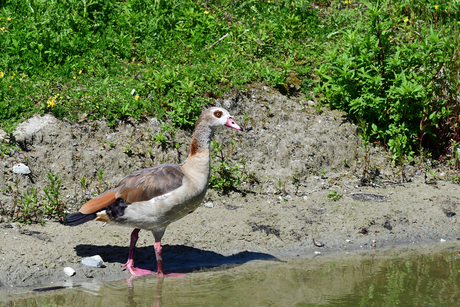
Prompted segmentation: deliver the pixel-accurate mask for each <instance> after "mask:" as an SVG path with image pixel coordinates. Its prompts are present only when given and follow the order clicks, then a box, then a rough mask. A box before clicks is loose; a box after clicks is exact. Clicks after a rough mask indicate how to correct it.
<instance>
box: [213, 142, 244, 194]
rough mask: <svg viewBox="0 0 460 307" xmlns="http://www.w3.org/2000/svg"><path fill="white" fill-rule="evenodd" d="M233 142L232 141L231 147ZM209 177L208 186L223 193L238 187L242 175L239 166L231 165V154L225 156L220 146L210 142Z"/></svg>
mask: <svg viewBox="0 0 460 307" xmlns="http://www.w3.org/2000/svg"><path fill="white" fill-rule="evenodd" d="M233 146H234V142H233V141H232V147H233ZM211 150H212V153H211V158H212V160H213V161H212V162H211V177H210V179H209V185H210V186H211V187H212V188H215V189H218V190H222V191H223V192H224V193H227V192H228V191H230V190H232V189H234V188H235V186H239V185H241V183H242V180H243V175H242V173H241V172H240V170H239V169H240V167H241V166H240V165H232V164H233V163H231V162H230V160H231V153H230V154H227V155H225V154H224V152H223V150H222V145H221V144H219V143H218V142H216V141H211ZM216 160H217V161H216Z"/></svg>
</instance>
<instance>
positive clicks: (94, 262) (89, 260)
mask: <svg viewBox="0 0 460 307" xmlns="http://www.w3.org/2000/svg"><path fill="white" fill-rule="evenodd" d="M81 264H83V265H86V266H90V267H93V268H105V263H104V260H102V258H101V256H99V255H96V256H91V257H86V258H83V259H82V260H81Z"/></svg>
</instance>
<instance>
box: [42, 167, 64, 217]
mask: <svg viewBox="0 0 460 307" xmlns="http://www.w3.org/2000/svg"><path fill="white" fill-rule="evenodd" d="M46 178H47V179H48V182H47V186H46V187H45V188H44V189H43V190H44V192H45V195H46V199H45V201H44V205H43V213H44V214H45V215H48V216H51V217H56V218H58V219H59V220H61V221H62V220H63V219H64V217H65V202H64V200H62V199H61V183H62V179H61V178H59V175H57V174H54V173H53V172H52V171H51V172H49V173H48V174H47V176H46Z"/></svg>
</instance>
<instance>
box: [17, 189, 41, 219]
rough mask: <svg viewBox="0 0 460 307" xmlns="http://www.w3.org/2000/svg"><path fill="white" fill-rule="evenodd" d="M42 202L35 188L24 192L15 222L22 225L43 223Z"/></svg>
mask: <svg viewBox="0 0 460 307" xmlns="http://www.w3.org/2000/svg"><path fill="white" fill-rule="evenodd" d="M40 202H41V198H40V197H39V195H38V191H37V189H36V188H34V187H31V188H28V189H27V190H26V191H25V192H24V195H23V197H22V200H21V202H20V204H19V205H18V208H17V210H16V212H15V216H14V218H13V221H17V222H20V223H22V224H31V223H37V222H43V220H42V213H43V207H42V205H41V204H40Z"/></svg>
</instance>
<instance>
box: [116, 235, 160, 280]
mask: <svg viewBox="0 0 460 307" xmlns="http://www.w3.org/2000/svg"><path fill="white" fill-rule="evenodd" d="M139 231H140V229H137V228H136V229H134V230H133V232H132V233H131V242H130V243H129V255H128V261H127V262H126V263H125V264H124V265H123V267H126V269H127V270H128V271H129V272H130V273H131V274H133V275H136V276H144V275H150V274H153V272H152V271H150V270H149V269H141V268H135V267H134V247H135V246H136V242H137V239H138V238H139Z"/></svg>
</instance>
